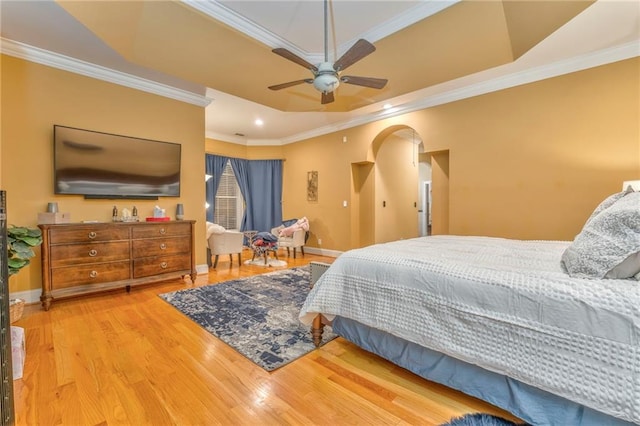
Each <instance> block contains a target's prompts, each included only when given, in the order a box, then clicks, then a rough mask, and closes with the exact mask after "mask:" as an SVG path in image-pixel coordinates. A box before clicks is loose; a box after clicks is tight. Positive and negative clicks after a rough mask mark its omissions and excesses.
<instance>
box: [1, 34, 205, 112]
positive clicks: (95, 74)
mask: <svg viewBox="0 0 640 426" xmlns="http://www.w3.org/2000/svg"><path fill="white" fill-rule="evenodd" d="M0 42H1V43H0V46H1V50H2V53H3V54H6V55H9V56H14V57H16V58H20V59H24V60H27V61H30V62H35V63H38V64H42V65H47V66H50V67H53V68H58V69H61V70H65V71H69V72H72V73H75V74H80V75H84V76H87V77H91V78H96V79H98V80H103V81H108V82H110V83H115V84H118V85H121V86H125V87H130V88H132V89H137V90H141V91H143V92H147V93H153V94H155V95H160V96H164V97H166V98H171V99H175V100H178V101H181V102H186V103H189V104H193V105H196V106H200V107H206V106H207V105H209V104H210V103H211V101H212V99H211V98H208V97H206V96H202V95H198V94H196V93H193V92H189V91H186V90H182V89H177V88H175V87H171V86H168V85H166V84H162V83H158V82H155V81H151V80H147V79H145V78H141V77H136V76H134V75H131V74H127V73H123V72H120V71H115V70H112V69H109V68H106V67H103V66H100V65H96V64H92V63H90V62H85V61H81V60H79V59H75V58H72V57H69V56H65V55H61V54H59V53H54V52H50V51H48V50H44V49H40V48H38V47H34V46H31V45H28V44H25V43H20V42H17V41H14V40H10V39H6V38H4V37H3V38H1V39H0Z"/></svg>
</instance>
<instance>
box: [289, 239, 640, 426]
mask: <svg viewBox="0 0 640 426" xmlns="http://www.w3.org/2000/svg"><path fill="white" fill-rule="evenodd" d="M568 245H569V242H564V241H520V240H507V239H501V238H489V237H456V236H433V237H425V238H415V239H410V240H402V241H396V242H392V243H386V244H378V245H374V246H370V247H367V248H363V249H357V250H351V251H348V252H346V253H344V254H343V255H341V256H340V257H338V259H336V261H335V262H334V263H333V265H332V266H331V267H330V268H329V269H328V271H327V272H326V273H325V274H324V275H323V276H322V277H321V278H320V280H319V281H318V282H317V283H316V285H315V287H314V288H313V290H312V291H311V292H310V294H309V296H308V298H307V300H306V302H305V304H304V306H303V308H302V311H301V313H300V319H301V321H302V322H304V323H306V324H310V323H311V321H312V319H313V317H314V316H315V315H316V314H317V313H323V314H325V315H326V316H328V317H331V316H334V315H339V316H342V317H346V318H351V319H354V320H356V321H359V322H361V323H363V324H366V325H368V326H371V327H375V328H378V329H381V330H384V331H386V332H389V333H392V334H394V335H397V336H399V337H402V338H404V339H406V340H409V341H412V342H414V343H417V344H420V345H423V346H426V347H428V348H431V349H434V350H438V351H440V352H442V353H445V354H447V355H450V356H453V357H456V358H459V359H462V360H464V361H467V362H470V363H473V364H476V365H478V366H481V367H483V368H486V369H488V370H491V371H494V372H497V373H501V374H505V375H508V376H510V377H512V378H515V379H518V380H520V381H522V382H525V383H528V384H530V385H533V386H536V387H538V388H541V389H544V390H546V391H549V392H551V393H554V394H556V395H560V396H563V397H565V398H567V399H570V400H572V401H575V402H578V403H580V404H584V405H586V406H588V407H591V408H594V409H596V410H599V411H602V412H605V413H607V414H610V415H612V416H615V417H619V418H621V419H624V420H629V421H633V422H636V423H640V342H639V335H640V333H639V331H640V283H638V281H635V280H595V279H593V280H592V279H580V278H571V277H570V276H569V275H567V274H566V273H565V272H563V270H562V269H561V267H560V257H561V255H562V252H563V251H564V249H565V248H566V247H567V246H568Z"/></svg>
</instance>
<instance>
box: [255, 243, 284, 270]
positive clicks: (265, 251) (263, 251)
mask: <svg viewBox="0 0 640 426" xmlns="http://www.w3.org/2000/svg"><path fill="white" fill-rule="evenodd" d="M251 250H253V257H252V258H251V260H252V261H253V260H254V259H255V258H256V256H257V257H260V256H264V264H265V265H267V264H268V258H269V252H271V253H273V256H274V257H275V258H276V260H278V246H277V245H264V246H256V245H253V244H251Z"/></svg>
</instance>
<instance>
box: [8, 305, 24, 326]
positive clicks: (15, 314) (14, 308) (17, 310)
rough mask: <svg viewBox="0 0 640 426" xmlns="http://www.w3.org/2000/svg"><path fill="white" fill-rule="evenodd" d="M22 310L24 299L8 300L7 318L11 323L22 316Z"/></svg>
mask: <svg viewBox="0 0 640 426" xmlns="http://www.w3.org/2000/svg"><path fill="white" fill-rule="evenodd" d="M22 311H24V300H22V299H11V300H9V319H10V320H11V324H13V323H14V322H16V321H18V320H19V319H20V318H22Z"/></svg>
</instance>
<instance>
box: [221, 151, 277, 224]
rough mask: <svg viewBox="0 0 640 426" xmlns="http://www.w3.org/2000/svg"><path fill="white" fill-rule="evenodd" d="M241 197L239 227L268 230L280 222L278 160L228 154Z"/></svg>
mask: <svg viewBox="0 0 640 426" xmlns="http://www.w3.org/2000/svg"><path fill="white" fill-rule="evenodd" d="M230 161H231V167H233V171H234V173H235V175H236V179H237V180H238V185H239V186H240V192H242V196H243V197H244V200H245V204H246V207H245V212H244V216H243V217H242V225H241V226H240V229H241V230H243V231H244V230H256V231H270V230H271V228H273V227H274V226H278V225H280V224H281V223H282V160H241V159H238V158H231V159H230Z"/></svg>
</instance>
